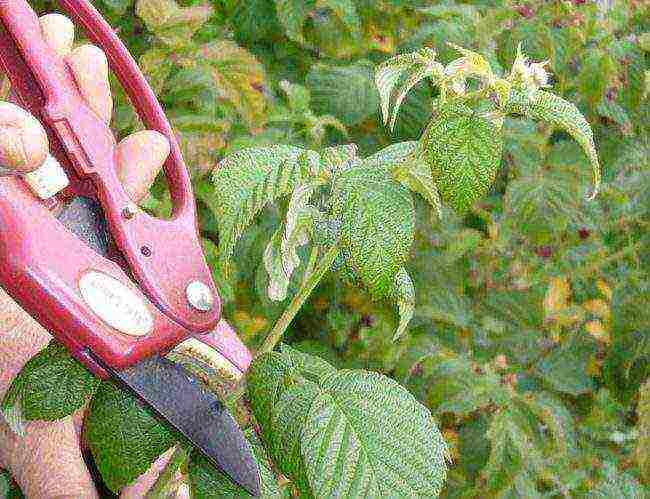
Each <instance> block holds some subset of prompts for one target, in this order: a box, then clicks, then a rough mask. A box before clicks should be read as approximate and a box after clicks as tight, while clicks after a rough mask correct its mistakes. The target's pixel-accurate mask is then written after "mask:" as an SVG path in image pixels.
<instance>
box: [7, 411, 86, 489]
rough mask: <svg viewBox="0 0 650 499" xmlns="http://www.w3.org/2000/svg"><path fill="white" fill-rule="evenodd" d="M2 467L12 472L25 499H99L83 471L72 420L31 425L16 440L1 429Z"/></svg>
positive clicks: (40, 422)
mask: <svg viewBox="0 0 650 499" xmlns="http://www.w3.org/2000/svg"><path fill="white" fill-rule="evenodd" d="M0 439H3V443H2V446H4V447H5V454H6V456H5V458H6V459H5V461H6V462H5V463H4V465H5V466H7V467H8V468H9V469H11V471H12V474H13V476H14V478H15V479H16V481H17V482H18V485H19V486H20V488H21V490H22V492H23V494H24V495H25V497H38V498H43V499H50V498H61V497H84V498H95V497H98V495H97V491H96V490H95V486H94V484H93V481H92V477H91V476H90V473H89V472H88V469H87V468H86V465H85V462H84V460H83V456H82V454H81V449H80V447H79V438H78V436H77V432H76V430H75V426H74V423H73V421H72V418H71V417H67V418H64V419H62V420H59V421H54V422H46V421H34V422H32V423H30V424H29V425H28V426H27V429H26V431H25V436H24V437H23V438H18V437H16V436H15V435H13V434H12V433H10V431H9V430H8V429H7V428H6V427H2V426H0Z"/></svg>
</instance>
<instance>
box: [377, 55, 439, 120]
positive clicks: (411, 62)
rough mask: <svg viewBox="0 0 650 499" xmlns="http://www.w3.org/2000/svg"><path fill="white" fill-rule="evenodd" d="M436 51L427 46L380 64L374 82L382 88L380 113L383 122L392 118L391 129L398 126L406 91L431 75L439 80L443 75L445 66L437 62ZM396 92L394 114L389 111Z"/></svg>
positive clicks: (378, 87)
mask: <svg viewBox="0 0 650 499" xmlns="http://www.w3.org/2000/svg"><path fill="white" fill-rule="evenodd" d="M435 59H436V52H435V50H433V49H431V48H428V47H425V48H423V49H420V50H418V51H417V52H412V53H409V54H400V55H397V56H395V57H392V58H391V59H388V60H387V61H386V62H384V63H383V64H381V65H380V66H379V67H378V68H377V71H376V72H375V84H376V85H377V89H378V91H379V98H380V101H381V112H382V116H383V119H384V124H387V123H388V121H389V119H390V129H391V130H393V129H394V128H395V121H396V120H397V113H398V112H399V108H400V106H401V105H402V102H403V101H404V98H405V97H406V94H407V93H408V92H409V91H410V90H411V89H412V88H413V87H414V86H415V85H417V84H418V83H419V82H421V81H422V80H424V79H425V78H428V77H431V78H433V79H434V80H437V79H439V78H441V77H442V74H443V71H444V66H443V65H442V64H440V63H439V62H437V61H436V60H435ZM403 78H406V81H405V83H404V84H403V85H402V86H401V87H400V88H399V90H397V89H398V84H399V82H400V81H401V80H402V79H403ZM396 91H397V94H396V98H395V103H394V106H393V113H392V116H391V115H390V114H389V110H390V104H391V99H392V97H393V94H394V93H395V92H396Z"/></svg>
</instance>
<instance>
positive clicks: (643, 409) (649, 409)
mask: <svg viewBox="0 0 650 499" xmlns="http://www.w3.org/2000/svg"><path fill="white" fill-rule="evenodd" d="M636 413H637V421H638V423H637V432H638V434H639V436H638V437H637V442H636V452H635V456H636V462H637V465H638V466H639V470H641V476H646V477H650V452H648V449H650V379H648V380H647V381H646V382H645V383H644V384H643V385H642V386H641V389H640V390H639V404H638V406H637V409H636Z"/></svg>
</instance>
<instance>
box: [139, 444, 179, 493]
mask: <svg viewBox="0 0 650 499" xmlns="http://www.w3.org/2000/svg"><path fill="white" fill-rule="evenodd" d="M188 458H189V455H188V452H187V450H185V449H184V448H183V445H182V444H180V443H179V444H178V445H177V446H176V450H174V453H173V454H172V456H171V457H170V458H169V461H167V464H166V465H165V468H164V469H163V470H162V471H161V472H160V474H159V475H158V478H157V480H156V483H154V484H153V487H151V490H149V492H147V495H146V496H145V499H164V498H165V497H167V494H168V492H169V491H168V490H167V489H168V488H169V484H170V483H172V481H173V480H174V478H175V476H176V472H177V471H178V470H179V469H180V467H181V466H183V464H185V462H186V461H187V459H188Z"/></svg>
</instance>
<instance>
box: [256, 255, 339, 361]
mask: <svg viewBox="0 0 650 499" xmlns="http://www.w3.org/2000/svg"><path fill="white" fill-rule="evenodd" d="M317 252H318V249H317V248H314V249H313V250H312V255H310V257H309V260H310V263H311V262H312V259H313V260H314V261H315V260H316V258H314V256H315V255H314V253H315V254H316V256H317V254H318V253H317ZM336 255H338V248H337V247H336V246H333V247H331V248H330V249H329V250H328V251H327V252H326V253H325V254H324V255H323V257H322V258H321V259H320V261H319V262H318V264H317V265H314V270H313V271H312V272H311V273H310V274H309V275H308V276H307V275H306V276H305V277H306V278H305V279H304V281H303V283H302V285H301V286H300V289H299V290H298V292H297V293H296V295H295V296H294V297H293V299H292V300H291V303H289V306H288V307H287V308H286V309H285V310H284V312H283V313H282V315H281V316H280V318H279V319H278V320H277V322H276V323H275V325H274V326H273V329H271V332H270V333H269V334H268V336H267V337H266V339H265V340H264V342H263V343H262V346H261V347H260V348H259V349H258V350H257V353H256V354H255V357H260V356H262V355H264V354H267V353H269V352H272V351H273V349H274V348H275V346H276V345H277V344H278V342H279V341H280V340H281V339H282V335H283V334H284V332H285V331H286V330H287V328H288V327H289V324H291V321H292V320H293V319H294V318H295V317H296V315H297V314H298V312H299V311H300V309H301V308H302V306H303V305H304V304H305V302H306V301H307V298H309V295H311V293H312V291H314V288H316V286H317V285H318V283H319V282H320V280H321V279H322V278H323V275H325V273H326V272H327V271H328V270H329V269H330V267H331V266H332V262H334V259H335V258H336ZM307 270H309V269H307Z"/></svg>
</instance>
